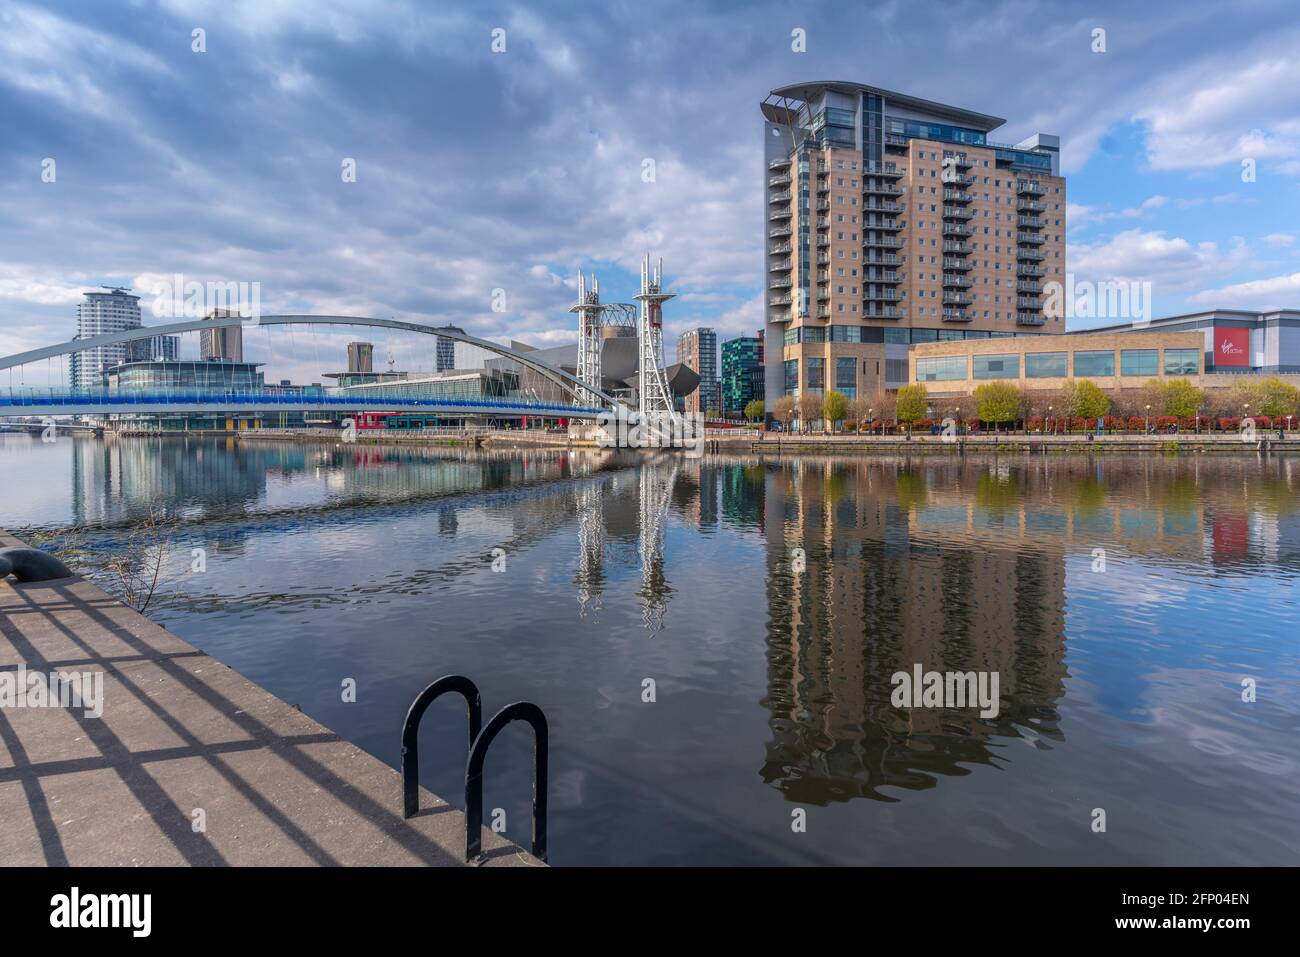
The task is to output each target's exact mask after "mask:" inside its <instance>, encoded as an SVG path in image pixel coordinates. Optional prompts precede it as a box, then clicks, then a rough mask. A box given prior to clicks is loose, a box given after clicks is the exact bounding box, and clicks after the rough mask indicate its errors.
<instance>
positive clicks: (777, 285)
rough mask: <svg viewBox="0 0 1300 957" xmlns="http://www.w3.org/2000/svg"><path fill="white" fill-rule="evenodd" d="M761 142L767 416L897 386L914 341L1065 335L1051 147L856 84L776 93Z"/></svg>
mask: <svg viewBox="0 0 1300 957" xmlns="http://www.w3.org/2000/svg"><path fill="white" fill-rule="evenodd" d="M760 108H761V111H762V114H763V140H764V143H765V152H764V166H763V176H764V179H765V180H766V182H767V189H766V190H765V193H764V205H763V226H764V229H765V231H766V233H767V252H766V255H765V258H764V271H763V275H764V284H765V286H766V297H767V325H766V331H767V336H766V338H767V349H768V356H767V363H766V365H767V374H766V379H765V385H766V393H767V402H768V407H769V408H771V406H772V405H773V404H774V403H775V402H776V400H777V399H778V398H779V397H781V396H784V395H798V393H799V390H801V389H811V390H815V391H817V392H821V391H824V390H825V389H838V390H839V391H841V392H846V393H847V392H849V391H850V390H852V391H854V392H856V393H857V394H858V395H862V396H870V395H871V394H872V393H874V392H875V391H876V390H877V389H881V388H890V389H893V388H897V387H899V386H901V385H905V384H906V383H907V376H908V366H907V351H908V347H909V346H910V345H911V344H912V343H914V342H936V341H940V340H948V339H967V338H970V339H978V338H990V337H1002V336H1015V335H1025V334H1035V335H1041V334H1044V333H1060V332H1064V331H1065V324H1064V321H1063V320H1062V319H1060V318H1052V317H1049V316H1047V315H1046V314H1045V313H1044V310H1043V302H1044V298H1043V296H1042V287H1043V284H1044V283H1045V282H1048V281H1052V280H1059V281H1061V282H1064V281H1065V180H1064V179H1063V178H1062V177H1061V176H1060V161H1059V150H1060V141H1059V139H1058V138H1057V137H1055V136H1049V135H1046V134H1042V133H1039V134H1036V135H1034V136H1032V137H1030V138H1029V139H1027V140H1025V141H1023V142H1021V143H1019V144H1017V145H1015V146H1010V145H1004V144H1000V143H995V142H992V141H990V140H989V139H988V138H987V137H988V134H989V133H990V132H991V131H993V130H995V129H997V128H998V127H999V126H1001V125H1002V124H1003V123H1004V122H1005V120H1002V119H1000V118H998V117H996V116H988V115H985V114H983V113H975V112H972V111H970V110H964V109H960V108H958V107H954V106H947V105H945V104H942V103H935V102H932V101H930V100H923V99H919V98H917V97H913V96H904V95H902V94H899V93H892V92H890V91H888V90H882V89H878V88H876V87H871V86H864V85H862V84H858V83H834V82H832V83H805V84H796V85H794V86H787V87H782V88H780V89H777V90H774V91H773V92H772V93H771V94H769V95H768V97H767V99H765V100H764V101H763V102H762V104H760Z"/></svg>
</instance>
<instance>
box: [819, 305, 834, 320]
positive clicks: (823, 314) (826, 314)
mask: <svg viewBox="0 0 1300 957" xmlns="http://www.w3.org/2000/svg"><path fill="white" fill-rule="evenodd" d="M830 317H831V307H830V306H818V307H817V318H818V319H829V318H830Z"/></svg>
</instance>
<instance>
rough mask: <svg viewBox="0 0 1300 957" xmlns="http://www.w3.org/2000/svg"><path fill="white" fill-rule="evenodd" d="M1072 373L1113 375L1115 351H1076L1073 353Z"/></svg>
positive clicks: (1080, 374) (1079, 374) (1077, 374)
mask: <svg viewBox="0 0 1300 957" xmlns="http://www.w3.org/2000/svg"><path fill="white" fill-rule="evenodd" d="M1074 374H1075V375H1076V376H1088V375H1114V374H1115V353H1113V352H1076V353H1075V354H1074Z"/></svg>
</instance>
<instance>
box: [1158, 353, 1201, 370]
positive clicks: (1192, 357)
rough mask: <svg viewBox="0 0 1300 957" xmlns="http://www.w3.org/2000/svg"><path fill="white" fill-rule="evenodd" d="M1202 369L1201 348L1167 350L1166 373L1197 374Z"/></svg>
mask: <svg viewBox="0 0 1300 957" xmlns="http://www.w3.org/2000/svg"><path fill="white" fill-rule="evenodd" d="M1200 371H1201V350H1200V349H1166V350H1165V375H1196V374H1197V373H1198V372H1200Z"/></svg>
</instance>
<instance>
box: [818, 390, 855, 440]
mask: <svg viewBox="0 0 1300 957" xmlns="http://www.w3.org/2000/svg"><path fill="white" fill-rule="evenodd" d="M848 414H849V400H848V399H847V398H846V397H845V395H844V393H843V392H836V391H835V390H834V389H831V390H830V391H829V392H827V393H826V395H825V396H824V397H823V398H822V421H823V422H824V423H825V424H826V429H827V430H828V431H829V430H830V429H831V428H832V427H833V426H834V424H835V423H836V422H840V421H842V420H843V419H844V418H845V417H846V416H847V415H848Z"/></svg>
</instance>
